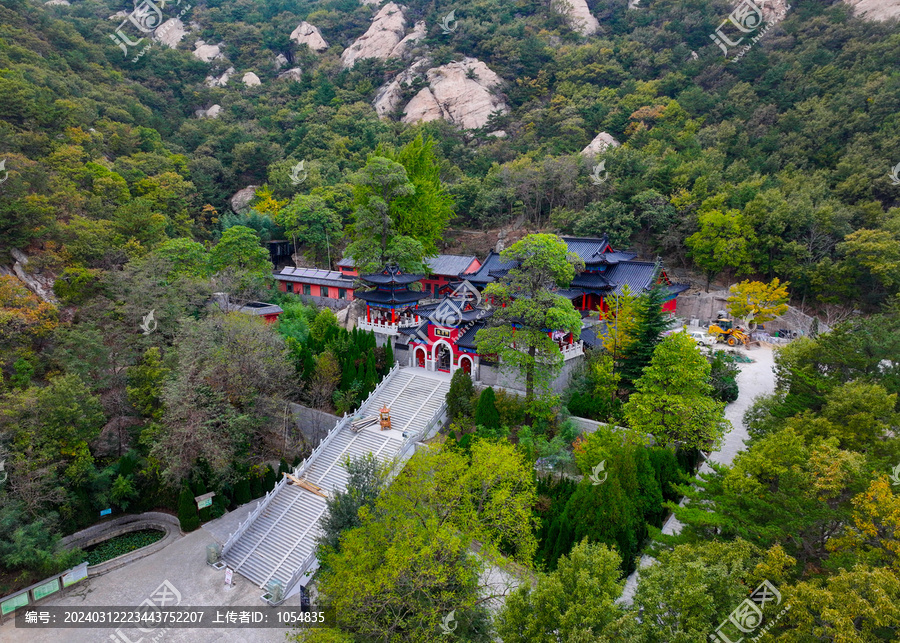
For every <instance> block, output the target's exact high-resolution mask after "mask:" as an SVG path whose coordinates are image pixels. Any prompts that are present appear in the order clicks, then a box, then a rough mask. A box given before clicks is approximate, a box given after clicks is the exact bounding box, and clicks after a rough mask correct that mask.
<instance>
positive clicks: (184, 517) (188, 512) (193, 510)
mask: <svg viewBox="0 0 900 643" xmlns="http://www.w3.org/2000/svg"><path fill="white" fill-rule="evenodd" d="M178 522H179V523H181V531H184V532H188V531H194V530H195V529H196V528H197V527H199V526H200V516H199V515H197V505H196V504H195V503H194V494H193V493H191V488H190V487H189V486H187V483H185V485H184V489H182V490H181V496H179V497H178Z"/></svg>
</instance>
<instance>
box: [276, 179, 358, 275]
mask: <svg viewBox="0 0 900 643" xmlns="http://www.w3.org/2000/svg"><path fill="white" fill-rule="evenodd" d="M276 219H277V221H278V224H279V225H280V226H281V227H283V228H284V229H285V232H286V234H287V235H288V238H290V239H292V240H294V242H295V243H296V244H297V248H298V250H299V248H300V246H303V247H305V248H306V252H305V256H306V258H307V260H309V261H312V262H314V263H315V264H316V265H320V266H321V265H328V269H329V270H330V269H331V255H332V252H333V251H334V249H335V248H336V247H338V246H339V242H340V240H341V237H342V236H343V226H342V225H341V218H340V217H339V216H338V214H337V213H336V212H335V211H334V210H332V209H331V208H329V207H328V205H327V204H326V201H325V199H323V198H322V197H320V196H314V195H309V194H298V195H296V196H295V197H294V198H293V199H292V200H291V202H290V203H288V204H287V205H286V206H284V207H283V208H281V210H280V211H279V212H278V215H277V217H276Z"/></svg>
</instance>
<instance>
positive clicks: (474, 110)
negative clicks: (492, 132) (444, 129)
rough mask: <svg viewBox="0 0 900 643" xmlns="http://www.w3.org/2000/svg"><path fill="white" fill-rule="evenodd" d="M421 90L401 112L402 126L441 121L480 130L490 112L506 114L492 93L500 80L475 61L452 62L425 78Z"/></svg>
mask: <svg viewBox="0 0 900 643" xmlns="http://www.w3.org/2000/svg"><path fill="white" fill-rule="evenodd" d="M425 77H426V79H427V81H428V87H425V88H423V89H422V90H421V91H420V92H419V93H418V94H416V95H415V96H414V97H413V99H412V100H411V101H410V102H409V103H408V104H407V105H406V109H404V112H403V113H404V115H403V119H402V120H403V122H404V123H419V122H425V121H433V120H437V119H439V118H443V119H444V120H446V121H449V122H450V123H453V124H454V125H456V126H458V127H463V128H465V129H478V128H481V127H484V126H485V125H486V124H487V122H488V118H489V117H490V115H491V113H492V112H497V111H499V112H501V113H503V114H507V113H509V107H508V106H507V105H506V103H505V102H504V101H503V99H502V98H501V97H500V96H498V95H496V93H495V90H496V89H497V88H498V87H499V86H500V85H501V84H502V82H503V81H502V79H501V78H500V77H499V76H498V75H497V74H495V73H494V72H493V71H492V70H491V69H490V68H489V67H488V66H487V65H485V64H484V63H483V62H481V61H480V60H478V59H476V58H465V59H463V60H462V61H460V62H452V63H448V64H446V65H442V66H440V67H435V68H434V69H429V70H428V72H427V73H426V74H425Z"/></svg>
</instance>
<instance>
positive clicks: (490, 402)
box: [475, 386, 500, 429]
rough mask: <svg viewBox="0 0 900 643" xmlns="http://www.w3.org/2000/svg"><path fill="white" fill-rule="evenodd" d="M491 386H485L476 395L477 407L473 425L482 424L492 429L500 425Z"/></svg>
mask: <svg viewBox="0 0 900 643" xmlns="http://www.w3.org/2000/svg"><path fill="white" fill-rule="evenodd" d="M495 400H496V395H494V389H493V387H490V386H489V387H487V388H486V389H484V390H483V391H482V392H481V395H479V396H478V408H476V409H475V426H484V427H487V428H489V429H493V428H496V427H499V426H500V412H499V411H498V410H497V405H496V404H495V403H494V401H495Z"/></svg>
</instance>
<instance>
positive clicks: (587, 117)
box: [0, 0, 900, 308]
mask: <svg viewBox="0 0 900 643" xmlns="http://www.w3.org/2000/svg"><path fill="white" fill-rule="evenodd" d="M589 4H590V7H591V9H592V11H593V13H594V15H595V16H596V17H597V18H598V20H599V23H600V26H599V30H598V33H597V34H596V35H594V36H591V37H590V38H587V39H585V38H582V37H581V36H580V35H579V34H577V33H576V32H574V31H573V30H572V29H571V28H569V26H567V24H566V21H565V20H564V18H563V16H561V15H559V14H557V13H556V12H554V11H553V10H551V9H550V8H549V7H548V6H546V5H545V4H544V3H538V2H518V3H501V2H456V3H420V2H410V3H408V5H407V7H408V8H407V10H406V20H407V23H409V25H412V23H413V22H415V21H424V24H425V26H426V27H427V33H426V34H425V37H424V39H422V40H420V41H418V42H413V44H412V46H411V47H407V49H406V52H405V53H404V54H403V56H404V57H401V58H393V59H388V60H376V59H366V60H361V61H357V62H356V64H355V65H354V66H353V67H351V68H349V69H346V68H344V67H343V65H342V63H341V59H340V55H341V53H342V52H343V51H344V49H345V48H346V47H347V46H349V45H350V44H351V43H353V41H354V39H356V38H357V37H359V36H360V35H361V34H362V33H363V32H364V31H366V29H367V28H368V26H369V24H370V20H371V18H372V15H373V14H374V13H375V11H376V8H374V7H371V6H367V5H359V4H358V3H357V2H355V1H354V0H344V1H340V2H310V3H302V2H247V1H243V2H206V3H201V4H197V5H192V6H190V7H189V8H188V9H187V12H186V13H184V15H183V19H184V22H185V24H186V25H188V27H187V28H188V29H190V25H194V27H195V28H196V29H197V31H189V33H188V34H187V35H186V36H185V37H184V39H183V40H182V41H181V43H180V44H179V45H178V48H177V49H170V48H168V47H166V46H165V45H163V44H160V43H158V42H154V43H153V45H152V47H150V48H149V49H148V50H146V52H145V53H143V54H142V55H141V56H140V57H132V56H129V57H127V58H126V57H124V56H123V53H122V49H120V48H119V47H117V45H116V42H115V41H114V39H113V38H111V34H112V32H113V31H114V30H115V28H116V27H117V26H118V25H119V24H120V20H121V19H122V16H119V17H116V16H114V15H113V14H115V13H116V12H117V11H120V10H123V9H124V10H125V11H128V10H130V9H131V7H130V6H125V5H117V4H114V3H109V4H107V3H99V2H80V1H79V2H74V3H72V4H71V5H70V6H64V5H63V6H43V7H41V6H37V5H35V4H33V3H26V2H4V3H3V4H2V5H0V7H2V8H0V11H2V21H0V24H2V25H3V26H2V32H0V36H2V40H0V69H2V72H0V83H2V87H0V117H2V119H3V122H2V134H0V136H2V140H0V150H2V153H3V155H4V156H5V158H6V162H5V167H6V170H7V171H8V172H9V178H8V180H7V181H6V182H4V183H3V184H2V192H0V199H2V200H0V249H2V252H3V254H4V258H5V259H6V258H8V252H9V249H10V248H19V249H26V248H29V249H30V250H32V251H33V252H34V253H37V254H38V255H39V257H40V258H39V261H40V263H41V264H42V267H47V268H50V269H52V270H54V271H55V272H59V271H60V270H61V269H62V268H63V267H65V266H81V267H87V268H111V267H115V266H117V265H121V264H122V263H123V262H124V261H125V260H126V259H127V258H128V257H133V256H136V255H140V254H141V253H144V252H146V251H148V250H150V249H153V248H154V247H156V246H157V245H159V244H160V243H161V242H162V241H164V240H165V239H167V238H173V237H187V236H190V237H193V238H195V239H197V240H200V241H209V240H212V239H214V238H216V237H217V235H218V234H220V232H221V228H222V226H223V223H222V220H221V218H222V216H223V215H225V214H226V213H227V212H228V210H229V204H228V199H229V198H230V197H231V195H232V194H234V193H235V192H236V191H237V190H239V189H242V188H245V187H247V186H248V185H257V186H259V185H263V184H268V185H269V186H270V188H271V190H272V194H273V196H274V198H275V199H289V198H291V197H292V196H293V195H295V194H298V193H310V192H311V193H316V194H320V195H322V196H323V197H325V198H327V200H328V201H329V203H330V204H331V206H332V207H333V208H334V209H335V210H336V211H338V213H339V214H340V215H341V216H342V217H343V218H344V220H345V222H349V219H350V217H351V214H352V206H351V204H350V202H349V197H348V193H349V180H348V175H349V173H350V172H352V171H354V170H357V169H359V168H360V167H361V166H362V165H363V164H364V162H365V159H366V157H367V155H368V154H371V153H372V152H373V151H374V150H375V148H376V147H377V146H378V145H379V144H382V145H386V146H388V147H390V146H398V145H400V144H402V143H405V142H407V141H409V140H411V139H412V138H413V137H414V136H415V135H417V134H419V133H424V134H426V135H432V136H433V137H434V139H435V141H436V142H437V147H438V151H439V154H440V157H441V159H442V160H441V179H442V180H443V182H444V183H445V184H446V185H447V186H448V187H449V189H450V191H451V192H452V194H453V196H454V197H455V201H456V208H455V211H456V215H457V218H456V221H455V225H457V226H469V227H476V228H479V227H485V226H488V227H490V226H497V225H500V224H503V223H507V222H509V221H511V220H513V219H515V218H517V217H520V216H524V217H525V219H526V221H527V222H528V224H529V225H531V226H534V227H552V228H554V229H557V230H561V231H564V232H575V233H578V234H585V235H588V234H599V233H603V232H606V231H609V232H610V233H611V235H612V238H613V239H614V241H615V242H616V243H618V244H621V245H634V244H639V245H640V246H642V247H643V248H644V249H645V250H646V252H647V253H648V254H651V253H659V254H662V255H663V256H665V257H667V258H669V260H670V261H671V262H672V263H673V264H675V265H677V264H678V262H683V263H684V265H685V266H693V267H694V268H696V269H697V271H698V272H699V273H702V274H706V275H707V276H709V277H711V278H714V277H716V276H717V275H719V274H721V273H723V272H726V273H727V272H738V273H739V274H753V273H756V274H760V275H762V276H766V277H771V276H779V277H781V278H782V280H788V281H790V282H791V284H792V287H791V290H792V293H794V295H795V297H796V298H798V299H799V300H801V301H803V302H805V303H807V304H817V303H825V302H841V303H847V304H849V305H852V306H856V307H866V308H872V307H877V306H878V305H880V304H881V303H883V302H884V301H885V300H886V298H888V297H889V296H890V295H892V294H894V293H896V291H897V288H898V285H900V273H898V256H897V250H896V244H897V240H898V234H900V232H898V225H900V224H898V215H897V211H896V210H895V209H893V210H892V208H895V207H896V206H897V203H898V199H900V185H896V184H895V183H896V182H894V181H892V179H891V176H890V174H891V168H892V167H893V166H894V165H896V164H897V163H898V162H900V158H895V156H896V155H897V152H896V150H898V149H900V133H898V126H897V122H898V112H900V110H898V106H900V91H898V82H900V81H898V75H897V72H896V69H895V68H896V64H895V63H896V61H897V60H898V59H900V36H898V35H897V33H896V29H895V26H894V25H893V23H890V22H888V23H882V22H873V21H864V20H860V19H858V18H855V17H853V15H852V13H851V10H850V8H848V7H847V6H846V5H844V4H843V3H841V2H800V3H795V5H794V6H792V7H791V9H790V11H788V13H787V15H786V17H785V19H784V20H783V21H782V22H780V23H778V24H777V25H776V26H775V27H773V28H772V29H771V30H769V31H767V33H766V34H765V37H764V38H763V39H762V40H761V41H760V42H759V43H757V44H756V45H755V46H754V47H753V48H752V49H751V50H750V51H749V53H747V54H746V55H745V56H743V57H742V58H741V59H740V60H738V61H736V62H725V61H724V59H723V57H722V52H721V50H720V49H719V48H718V47H716V45H715V44H714V43H713V42H712V41H711V40H710V37H709V35H710V34H711V33H713V32H714V31H715V29H716V28H717V26H718V25H719V24H720V23H721V22H722V20H723V19H724V18H725V17H727V16H728V14H729V12H730V10H731V7H730V6H729V5H728V3H727V2H714V1H713V2H710V1H705V0H693V1H678V2H676V1H674V0H671V1H667V0H659V1H654V2H644V3H640V4H639V6H638V7H636V8H635V9H631V10H629V9H627V4H626V2H625V0H611V1H609V2H600V1H596V2H592V3H589ZM160 6H161V11H162V13H163V16H164V18H170V17H174V16H176V15H179V14H180V13H181V12H182V11H183V9H184V6H181V7H179V6H177V5H173V4H171V3H169V5H168V6H167V7H162V5H160ZM451 10H453V11H454V15H455V22H454V23H452V26H453V27H454V30H453V31H451V32H448V33H444V31H446V29H442V27H441V24H442V20H443V19H444V17H445V16H446V15H447V14H448V13H449V12H450V11H451ZM111 16H112V17H113V18H114V19H113V20H110V19H109V17H111ZM301 21H308V22H309V23H310V24H312V25H314V26H315V27H317V28H318V29H319V30H320V32H321V35H322V37H323V38H324V39H325V41H327V44H328V46H327V48H326V49H324V50H322V51H320V52H314V51H312V50H310V49H309V47H308V46H307V45H306V44H303V45H298V44H297V43H296V42H295V41H293V40H291V39H290V38H289V36H290V34H291V32H292V31H293V30H294V29H295V28H296V27H297V25H298V24H299V23H300V22H301ZM136 33H137V32H136ZM132 37H136V36H134V35H132ZM197 40H202V41H204V42H206V43H208V44H211V43H223V44H222V47H221V49H222V57H220V58H215V59H213V60H211V61H210V62H203V61H202V60H199V59H198V58H196V57H195V56H194V55H192V51H193V49H194V43H195V42H196V41H197ZM147 42H149V39H145V41H144V42H143V43H142V46H144V45H145V44H146V43H147ZM279 55H281V56H283V59H284V60H286V61H287V62H286V64H285V68H286V67H291V68H299V69H300V70H301V76H300V80H296V79H295V78H294V79H292V78H281V79H278V77H277V76H278V73H279V72H278V70H277V69H276V66H277V65H278V64H280V63H276V58H277V57H278V56H279ZM420 56H426V57H427V61H428V63H429V66H438V65H443V64H446V63H448V62H450V61H452V60H459V59H462V58H463V57H472V58H476V59H478V60H480V61H481V62H483V63H485V64H486V65H487V66H488V67H489V69H490V70H491V71H493V72H495V73H496V74H498V75H499V77H500V79H501V80H502V85H500V86H499V87H498V88H497V89H496V90H494V91H495V93H497V94H498V95H499V96H500V98H501V99H502V100H503V101H504V102H505V104H507V105H508V106H509V113H508V114H501V113H500V111H501V110H498V111H497V113H495V114H494V115H493V116H492V118H491V119H490V122H489V123H488V124H487V125H486V126H485V127H483V128H482V129H480V130H475V131H464V130H460V129H458V128H456V127H453V126H452V125H450V124H449V123H446V122H444V121H442V120H438V121H432V122H429V123H425V124H420V125H406V124H402V123H400V122H399V121H398V120H397V119H396V117H397V116H399V113H394V115H393V116H394V118H387V119H384V120H382V119H379V118H378V116H377V114H376V111H375V109H374V108H373V100H374V99H375V98H376V96H377V95H378V90H379V88H380V87H382V86H383V85H384V84H385V83H387V82H389V81H390V80H392V79H394V78H396V77H397V75H398V73H400V72H401V71H403V70H405V69H407V68H408V67H409V66H410V64H411V63H412V61H413V60H418V59H419V57H420ZM135 60H136V62H134V61H135ZM231 68H233V69H234V70H233V71H232V72H231V78H230V80H228V82H227V84H226V85H225V86H224V87H220V86H218V85H216V86H214V87H210V86H209V85H210V84H213V83H207V82H205V81H206V79H207V77H209V78H210V79H220V78H221V76H222V74H223V73H224V72H226V71H227V70H229V69H231ZM247 72H253V73H255V74H256V75H257V76H258V78H259V79H260V81H261V84H260V85H258V86H247V85H245V84H244V83H243V82H242V81H241V79H242V77H243V76H244V74H245V73H247ZM416 83H419V84H418V85H417V84H416ZM420 86H421V81H420V80H416V81H414V82H413V86H412V87H410V88H408V89H405V90H403V96H404V100H408V98H409V97H410V96H412V94H414V93H415V91H417V90H418V89H419V87H420ZM212 105H220V106H221V112H220V113H219V115H218V117H217V118H198V117H197V116H196V115H195V111H196V110H199V109H204V110H205V109H208V108H209V107H210V106H212ZM499 130H502V131H503V132H504V133H505V134H506V136H505V137H504V138H501V137H498V136H488V134H489V133H492V132H497V131H499ZM599 132H607V133H609V134H611V135H612V136H613V137H615V138H616V139H618V140H619V141H621V142H622V143H623V145H622V147H621V148H616V149H610V150H608V151H607V152H606V153H605V154H604V155H603V157H602V158H605V161H606V162H605V169H606V171H608V172H609V175H608V178H607V180H606V181H604V182H603V183H602V184H600V185H596V184H595V183H594V182H592V181H591V180H590V175H591V172H592V166H593V165H594V163H595V160H594V159H590V158H588V159H584V158H583V157H581V156H580V155H578V152H579V151H580V150H582V148H584V147H585V146H586V145H587V144H588V143H589V142H590V141H591V140H592V139H593V138H594V136H595V135H596V134H597V133H599ZM301 160H302V161H304V162H305V171H306V172H308V176H307V178H306V180H305V181H304V182H302V183H301V184H299V185H294V184H293V183H292V181H291V168H292V167H293V166H294V165H296V163H298V162H299V161H301ZM598 160H601V159H598ZM105 221H109V222H111V225H107V224H105V223H104V222H105ZM230 221H231V223H232V224H234V223H237V222H238V221H235V220H234V219H231V220H230ZM226 225H227V223H226ZM256 227H258V228H259V227H261V226H256ZM717 244H718V247H722V245H723V244H724V246H725V247H728V248H730V249H732V252H730V253H729V256H728V257H726V258H722V257H721V256H720V254H721V253H717V252H716V250H715V248H716V247H717ZM873 257H878V258H879V259H878V260H877V261H875V260H873Z"/></svg>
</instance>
